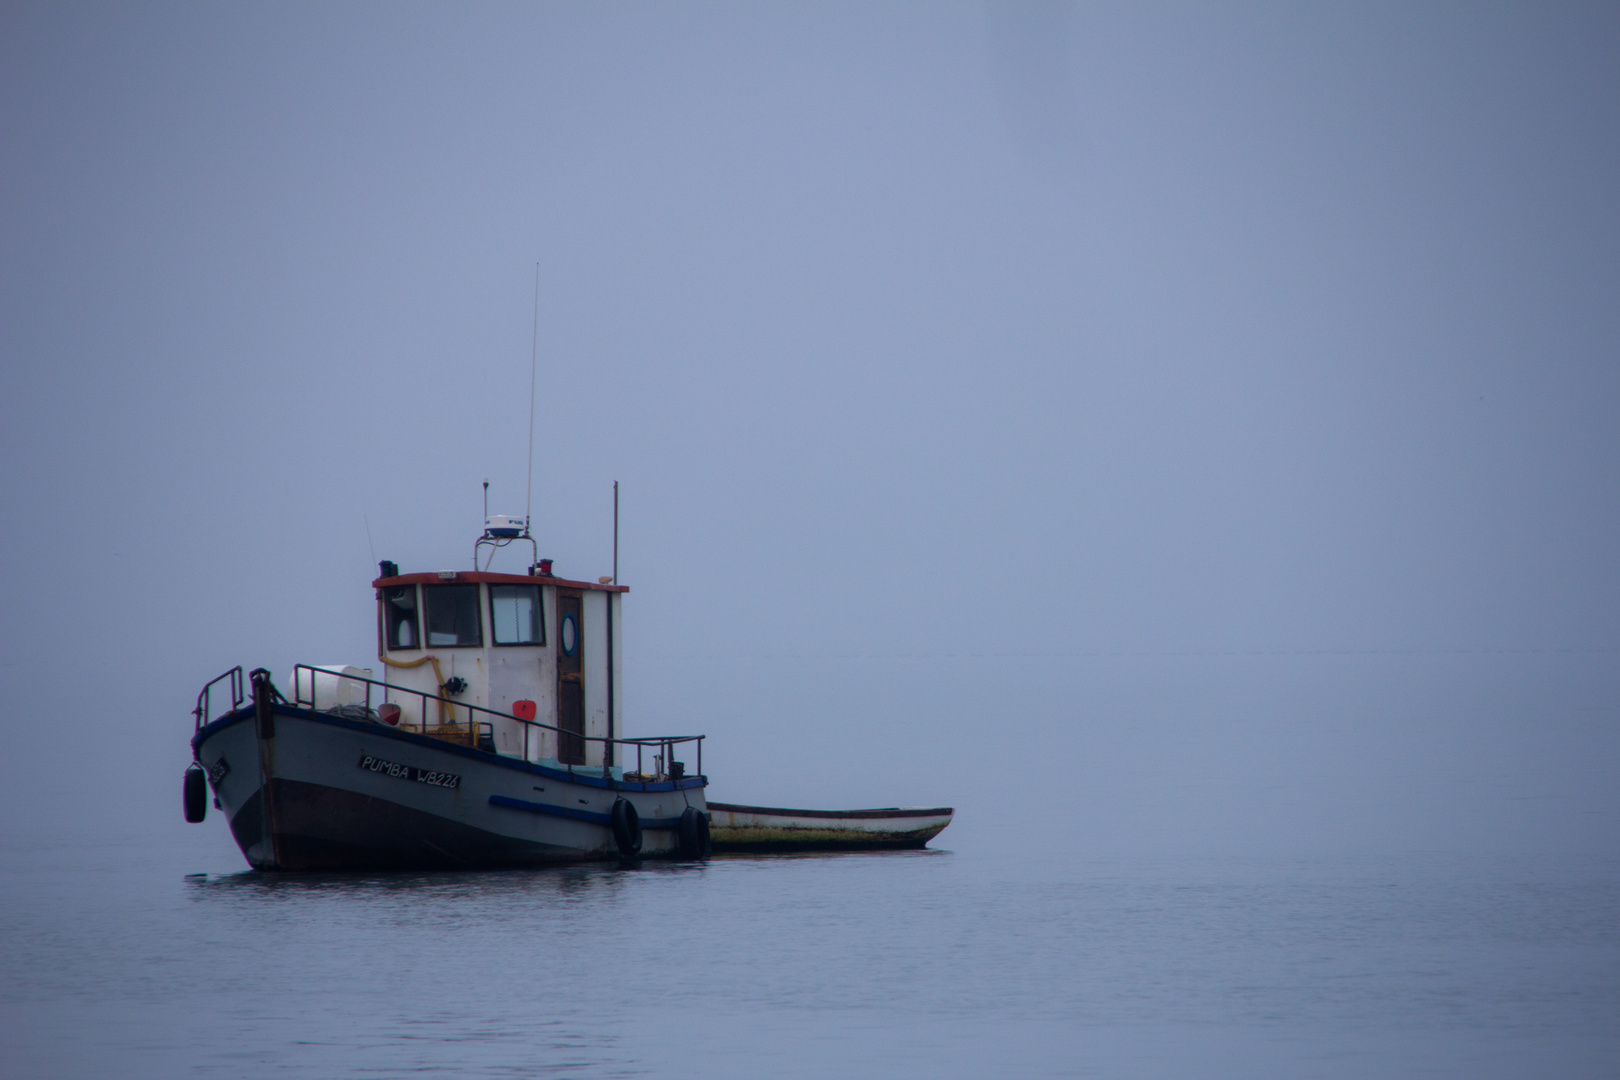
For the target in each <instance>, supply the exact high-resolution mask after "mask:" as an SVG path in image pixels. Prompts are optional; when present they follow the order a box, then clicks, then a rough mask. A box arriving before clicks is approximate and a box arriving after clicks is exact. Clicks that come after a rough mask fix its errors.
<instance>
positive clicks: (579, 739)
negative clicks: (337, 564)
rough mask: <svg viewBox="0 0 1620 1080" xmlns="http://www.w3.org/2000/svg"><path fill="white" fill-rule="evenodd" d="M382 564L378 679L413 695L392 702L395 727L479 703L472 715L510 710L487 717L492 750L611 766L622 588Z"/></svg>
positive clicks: (452, 718) (442, 721)
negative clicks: (406, 570)
mask: <svg viewBox="0 0 1620 1080" xmlns="http://www.w3.org/2000/svg"><path fill="white" fill-rule="evenodd" d="M382 570H383V576H381V577H379V578H377V579H376V580H375V581H373V582H372V585H373V586H374V587H375V589H376V591H377V646H378V649H377V655H378V659H379V660H380V661H381V662H382V672H381V677H382V681H383V682H385V683H387V684H388V685H389V686H397V687H400V688H401V689H404V690H409V691H414V692H415V693H410V694H403V695H400V696H399V697H398V699H397V700H398V705H399V707H400V709H401V713H400V715H399V717H398V723H399V724H400V725H401V726H402V727H410V728H422V729H424V730H429V731H431V730H433V729H434V728H435V727H439V728H443V729H447V730H448V729H454V728H455V727H458V726H460V725H462V724H467V723H468V718H467V717H465V716H463V717H458V716H456V715H455V714H456V713H464V714H470V713H471V711H472V710H467V709H457V708H456V707H455V705H456V704H457V703H464V704H467V705H472V706H476V707H477V708H478V709H479V710H480V711H479V713H478V716H479V719H480V720H486V721H488V720H491V717H489V716H488V715H487V714H485V713H483V712H482V711H481V710H484V709H488V710H492V711H493V712H495V713H507V714H510V715H511V716H513V717H517V718H518V720H510V719H506V718H504V717H498V716H497V717H494V718H493V719H492V722H490V723H489V724H488V725H487V727H488V730H481V731H480V737H481V738H488V739H492V740H493V745H492V746H490V747H488V749H492V750H493V751H494V752H496V753H499V754H504V755H507V756H512V757H523V758H526V759H527V760H530V761H535V762H540V763H546V762H555V763H558V764H561V765H568V766H575V767H579V766H584V767H587V768H592V767H594V768H598V769H602V768H606V769H612V768H613V767H614V766H617V765H619V764H620V763H619V762H616V761H614V760H613V757H614V752H613V749H612V747H613V745H614V744H613V743H612V742H611V741H610V740H613V739H615V738H618V737H619V733H620V732H621V731H623V723H622V717H621V714H620V708H621V706H620V702H621V701H622V699H623V692H622V685H623V683H622V673H621V667H620V657H621V656H622V655H623V649H622V645H621V641H620V630H619V627H620V626H621V620H620V598H621V597H622V596H623V595H624V593H626V592H628V591H629V589H628V588H627V587H626V586H623V585H615V584H610V583H607V582H585V581H569V580H566V579H563V578H559V577H555V576H552V575H549V574H544V573H534V574H531V575H517V574H497V573H490V572H487V571H477V570H473V571H452V570H441V571H439V572H437V573H428V574H400V573H398V572H397V569H396V568H395V567H394V566H393V564H391V563H383V564H382ZM419 694H427V695H431V696H433V697H436V698H442V699H445V700H444V701H437V702H435V701H429V700H427V699H424V698H421V697H419V696H418V695H419ZM423 710H428V711H429V715H426V716H423V715H421V713H422V712H423ZM434 711H437V712H438V713H439V714H440V715H432V713H433V712H434ZM522 720H528V721H537V722H538V724H539V725H542V726H541V727H535V726H534V725H529V724H523V723H520V722H519V721H522ZM604 759H605V760H604Z"/></svg>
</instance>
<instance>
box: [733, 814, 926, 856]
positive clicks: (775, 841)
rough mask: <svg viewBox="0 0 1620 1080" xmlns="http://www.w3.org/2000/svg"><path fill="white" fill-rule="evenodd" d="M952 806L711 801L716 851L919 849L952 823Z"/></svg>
mask: <svg viewBox="0 0 1620 1080" xmlns="http://www.w3.org/2000/svg"><path fill="white" fill-rule="evenodd" d="M954 812H955V811H954V810H953V809H952V808H951V807H949V806H939V807H932V808H927V809H924V808H920V807H900V806H889V807H882V808H878V809H873V810H789V809H785V808H783V807H777V806H739V805H737V804H735V803H721V802H710V803H709V835H710V836H712V837H713V839H714V850H716V851H862V850H871V849H877V848H920V847H924V846H926V845H927V843H928V841H930V840H932V839H933V838H934V837H935V836H937V835H939V832H940V830H941V829H943V828H945V826H947V825H949V824H950V823H951V815H952V814H953V813H954Z"/></svg>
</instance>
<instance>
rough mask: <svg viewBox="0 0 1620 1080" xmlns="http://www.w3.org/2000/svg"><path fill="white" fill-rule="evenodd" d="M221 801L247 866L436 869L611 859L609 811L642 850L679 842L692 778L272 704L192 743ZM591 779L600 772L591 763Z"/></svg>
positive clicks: (665, 849) (694, 786)
mask: <svg viewBox="0 0 1620 1080" xmlns="http://www.w3.org/2000/svg"><path fill="white" fill-rule="evenodd" d="M193 744H194V748H195V751H196V754H197V760H198V761H199V762H200V763H201V764H202V766H203V768H204V769H205V770H207V771H208V776H209V783H210V784H211V785H212V787H213V791H214V795H215V797H216V799H217V800H218V804H219V806H220V808H221V809H222V810H223V811H224V812H225V814H226V816H227V817H228V818H229V820H230V825H231V833H232V835H233V836H234V837H235V839H236V842H237V846H238V847H240V848H241V849H242V854H243V856H244V857H245V858H246V859H247V861H248V863H249V865H251V866H253V867H254V868H255V869H258V870H356V869H439V868H474V867H499V866H535V865H544V864H549V863H566V862H583V861H591V860H605V859H619V858H621V857H622V856H621V854H620V852H619V849H618V846H617V844H616V843H615V841H614V837H613V830H612V826H611V820H612V819H611V817H610V815H611V813H612V809H613V804H614V802H615V801H616V800H618V799H620V798H623V799H626V800H628V801H629V802H630V803H631V804H632V805H634V806H635V808H636V812H637V814H638V815H639V816H640V819H641V824H642V830H643V831H642V849H641V852H640V855H641V856H648V857H660V856H670V855H673V854H675V853H676V851H677V850H678V848H679V840H678V831H677V827H678V823H679V820H680V815H681V813H682V812H683V811H684V810H685V809H686V808H687V807H688V806H691V807H695V808H696V809H697V810H698V811H699V812H700V813H701V812H706V805H705V801H704V787H705V785H706V783H707V781H706V780H705V779H704V778H703V777H701V776H695V777H690V778H684V779H682V780H680V781H666V782H662V783H650V782H649V783H645V784H640V783H629V782H624V781H618V780H613V779H612V778H610V777H607V778H605V777H602V776H601V775H588V774H585V773H583V772H570V771H568V770H566V769H565V768H564V769H558V768H551V767H548V766H545V765H538V764H535V763H533V762H526V761H521V760H518V759H515V758H508V757H503V756H500V755H496V754H491V753H486V752H484V751H481V750H475V749H472V748H469V747H466V746H461V745H456V744H454V743H450V742H446V741H444V740H440V739H435V738H431V737H428V736H424V735H419V734H413V733H410V732H405V731H400V730H398V729H394V728H389V727H386V726H385V725H382V724H380V723H377V722H375V721H369V720H356V719H349V718H346V717H341V716H333V715H329V714H326V713H317V712H314V711H313V710H310V709H304V708H297V707H293V706H289V705H281V704H277V705H274V706H272V707H271V709H270V723H269V724H265V723H263V722H262V721H261V720H260V719H259V718H258V717H256V715H255V713H254V709H253V707H252V706H248V707H246V708H243V709H239V710H237V711H236V712H233V713H229V714H227V715H226V716H224V717H221V718H220V719H219V720H216V721H215V722H213V723H211V724H209V725H208V726H207V727H204V728H203V729H201V730H200V731H199V732H198V733H197V735H196V737H195V739H194V740H193ZM594 772H596V773H598V774H599V773H600V770H594Z"/></svg>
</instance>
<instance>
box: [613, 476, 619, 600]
mask: <svg viewBox="0 0 1620 1080" xmlns="http://www.w3.org/2000/svg"><path fill="white" fill-rule="evenodd" d="M618 583H619V482H618V481H617V480H615V481H613V584H615V585H617V584H618Z"/></svg>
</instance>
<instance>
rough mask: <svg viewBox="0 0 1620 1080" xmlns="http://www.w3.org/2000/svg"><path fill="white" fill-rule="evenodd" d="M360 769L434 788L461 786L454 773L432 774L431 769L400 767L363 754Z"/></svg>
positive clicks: (395, 763)
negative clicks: (429, 785)
mask: <svg viewBox="0 0 1620 1080" xmlns="http://www.w3.org/2000/svg"><path fill="white" fill-rule="evenodd" d="M360 767H361V768H362V769H365V770H366V771H367V772H375V773H386V774H387V775H389V776H392V777H394V778H395V779H396V780H415V781H416V782H417V783H418V784H432V785H433V786H434V787H444V788H458V787H460V786H461V777H459V776H457V775H456V774H455V773H447V772H434V771H433V770H431V769H418V768H417V767H416V766H415V765H401V764H399V763H398V762H396V761H384V760H383V759H382V758H374V757H372V756H371V755H370V754H364V755H362V756H361V758H360Z"/></svg>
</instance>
